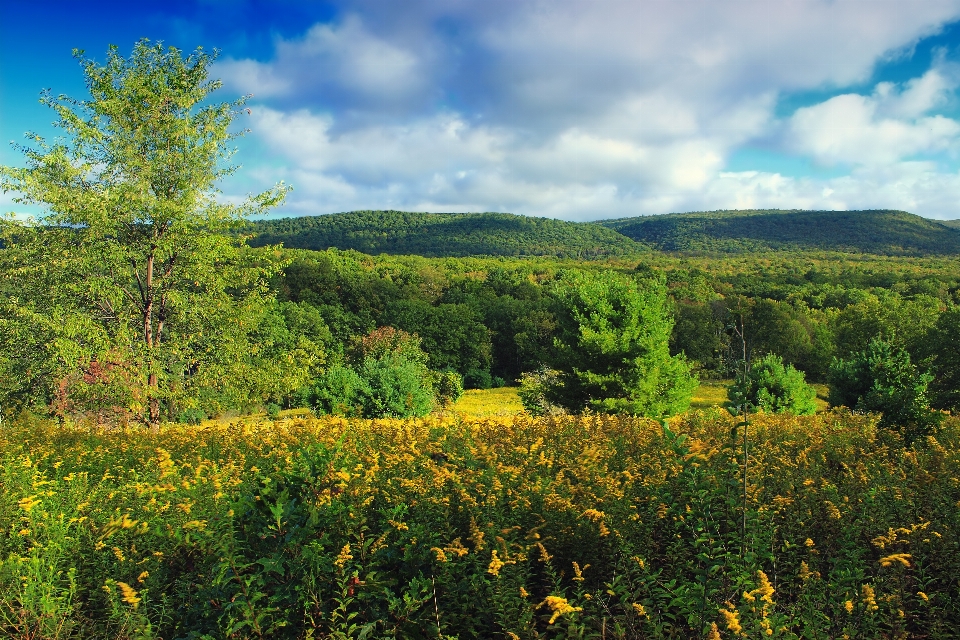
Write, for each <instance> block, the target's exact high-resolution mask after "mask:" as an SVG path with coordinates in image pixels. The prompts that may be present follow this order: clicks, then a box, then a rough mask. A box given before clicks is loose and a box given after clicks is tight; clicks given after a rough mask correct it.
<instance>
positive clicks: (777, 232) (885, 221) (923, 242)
mask: <svg viewBox="0 0 960 640" xmlns="http://www.w3.org/2000/svg"><path fill="white" fill-rule="evenodd" d="M949 222H950V221H947V224H944V223H941V222H940V221H936V220H930V219H927V218H922V217H920V216H917V215H914V214H912V213H907V212H906V211H895V210H888V209H876V210H864V211H807V210H797V209H791V210H782V209H751V210H734V211H729V210H727V211H696V212H690V213H670V214H665V215H659V216H643V217H635V218H619V219H615V220H602V221H600V222H599V223H598V224H601V225H603V226H606V227H609V228H610V229H615V230H616V231H619V232H620V233H622V234H624V235H625V236H628V237H630V238H632V239H634V240H636V241H637V242H643V243H648V244H650V245H652V246H654V247H655V248H657V249H659V250H661V251H680V252H721V253H744V252H749V251H758V250H775V251H776V250H791V249H820V250H827V251H850V252H860V253H873V254H878V255H955V254H960V228H957V227H955V226H953V225H951V224H949Z"/></svg>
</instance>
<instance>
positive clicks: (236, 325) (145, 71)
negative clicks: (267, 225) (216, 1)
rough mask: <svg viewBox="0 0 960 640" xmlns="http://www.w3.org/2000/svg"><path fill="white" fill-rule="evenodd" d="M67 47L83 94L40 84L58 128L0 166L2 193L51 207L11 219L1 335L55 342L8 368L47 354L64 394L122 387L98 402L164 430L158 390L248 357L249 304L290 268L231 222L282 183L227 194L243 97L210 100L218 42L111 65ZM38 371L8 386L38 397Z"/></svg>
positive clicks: (277, 196) (50, 373)
mask: <svg viewBox="0 0 960 640" xmlns="http://www.w3.org/2000/svg"><path fill="white" fill-rule="evenodd" d="M74 55H75V57H76V58H77V59H78V61H79V63H80V66H81V68H82V70H83V74H84V76H85V79H86V85H87V89H88V91H89V94H90V96H89V98H88V99H85V100H78V99H75V98H70V97H67V96H54V95H52V94H51V93H49V92H45V93H44V94H43V95H42V98H41V102H42V103H43V104H45V105H47V106H49V107H50V108H52V109H53V110H54V112H55V113H56V115H57V122H56V123H55V124H56V126H57V127H58V128H59V129H60V130H61V132H62V137H58V138H56V139H54V140H52V141H48V140H45V139H44V138H43V137H41V136H39V135H35V134H28V140H29V144H28V145H21V146H18V148H19V150H20V151H21V152H22V153H23V155H24V156H25V158H26V166H24V167H0V187H2V189H3V191H4V192H9V191H13V192H15V193H16V194H17V196H16V198H15V201H16V202H19V203H28V204H40V205H43V206H44V207H45V208H46V212H45V214H44V215H43V217H42V219H41V220H40V221H39V222H35V223H34V224H33V225H24V224H18V223H16V222H15V221H14V220H12V219H8V220H6V222H5V224H4V236H3V242H4V244H5V246H6V247H7V250H5V251H4V252H3V256H2V258H0V259H2V260H3V261H4V263H5V264H4V269H3V277H4V280H5V281H6V282H5V285H6V287H7V288H9V289H11V290H12V291H14V292H15V295H13V296H11V297H10V298H8V299H7V300H5V301H4V303H3V309H2V317H3V323H4V324H3V328H4V330H5V331H4V336H3V337H0V340H4V341H5V342H7V343H8V344H16V343H18V342H19V341H21V340H24V339H26V340H29V339H30V337H31V336H43V341H44V343H45V344H46V345H48V346H47V348H46V349H41V350H40V352H39V353H38V354H36V355H33V356H27V354H24V355H25V356H26V357H25V358H23V359H18V358H16V357H14V358H13V359H12V360H13V364H12V365H10V366H14V367H18V368H20V369H22V370H24V371H29V372H33V371H35V369H34V368H33V367H34V365H35V364H42V369H43V371H44V372H45V375H44V379H45V380H47V381H48V382H47V384H48V385H49V384H50V382H49V381H51V380H52V381H53V384H54V385H56V386H57V390H58V391H60V392H62V393H64V394H66V395H67V396H69V395H70V394H71V393H72V391H71V389H70V387H71V385H72V384H73V382H75V381H77V380H79V381H80V386H83V385H86V386H90V385H94V386H95V385H97V384H99V383H100V382H103V383H110V382H113V381H116V382H117V383H118V384H120V386H122V387H123V388H125V389H128V390H129V394H128V396H129V397H126V398H118V397H113V398H107V399H105V401H106V402H107V403H108V404H111V403H113V402H115V401H116V402H120V404H121V405H126V406H127V408H129V409H132V410H133V412H134V413H135V414H139V413H141V412H142V411H143V410H145V411H146V416H145V417H146V419H147V420H148V421H149V422H150V423H152V424H156V423H157V421H158V420H159V419H160V411H161V404H162V402H163V401H164V400H169V401H174V400H182V399H183V398H184V397H185V391H187V390H188V389H189V388H190V387H191V386H197V384H196V383H197V382H198V381H200V380H202V381H203V383H204V384H205V385H211V384H214V385H215V381H216V380H222V379H223V376H222V374H223V373H224V371H225V370H227V369H231V368H235V367H237V366H238V363H239V362H240V361H241V360H242V359H241V358H236V357H234V356H236V355H237V353H238V352H239V353H244V352H246V351H247V347H246V336H247V334H248V333H249V332H250V331H251V330H253V329H254V327H255V326H256V324H257V323H258V319H257V318H258V313H259V309H258V305H257V304H256V302H257V301H260V300H262V299H264V298H265V297H268V293H267V291H266V287H265V282H266V278H267V277H269V276H270V275H271V274H273V273H275V272H276V271H277V269H278V268H279V267H280V266H281V264H280V263H279V262H278V261H276V260H271V259H270V256H269V255H268V254H260V255H259V256H258V257H257V258H256V259H252V257H251V254H250V252H249V250H247V249H246V248H245V247H243V246H242V243H241V242H240V239H239V238H237V237H235V236H231V235H229V234H227V233H225V232H226V231H228V230H229V229H232V228H237V227H239V226H240V225H241V224H242V223H243V220H244V219H245V218H246V217H247V216H249V215H251V214H254V213H260V212H263V211H266V210H267V209H269V208H270V207H272V206H273V205H276V204H278V203H279V202H280V201H282V199H283V197H284V195H285V194H286V192H287V188H286V187H284V186H283V185H282V184H280V185H277V186H276V187H275V188H273V189H270V190H268V191H266V192H264V193H261V194H259V195H256V196H252V197H249V198H248V199H247V200H245V201H244V202H242V203H240V204H228V203H225V202H224V201H222V200H221V199H219V198H218V191H217V188H216V183H217V181H218V180H219V179H221V178H223V177H224V176H225V175H227V174H229V173H230V172H231V171H232V167H231V166H229V164H228V163H227V161H228V160H229V158H230V156H231V155H232V153H233V149H232V147H231V144H230V143H231V141H232V140H233V139H235V138H236V137H237V135H240V133H237V132H235V131H233V129H232V128H231V124H232V123H233V121H234V119H235V117H236V116H237V115H238V114H239V112H240V109H241V107H242V105H243V103H244V99H242V98H241V99H239V100H236V101H233V102H215V101H213V100H212V99H211V97H212V94H213V93H214V92H215V91H216V90H217V89H218V88H220V82H219V81H217V80H212V79H210V78H209V75H208V74H209V69H210V65H211V63H212V62H213V60H214V59H215V57H216V53H215V52H214V53H213V54H208V53H207V52H205V51H203V50H202V49H197V50H196V51H195V52H193V53H191V54H189V55H187V56H184V55H183V54H182V53H181V51H179V50H178V49H175V48H173V47H164V46H163V45H162V43H151V42H150V41H148V40H141V41H140V42H138V43H137V44H136V45H135V46H134V48H133V52H132V54H131V55H130V56H129V57H124V56H122V55H121V54H120V53H119V51H118V49H117V48H116V47H111V48H110V49H109V51H108V52H107V58H106V62H105V63H104V64H100V63H98V62H97V61H95V60H93V59H90V58H87V57H86V56H85V55H84V53H83V52H82V51H75V52H74ZM241 133H242V132H241ZM40 257H42V259H38V258H40ZM29 360H35V361H42V362H39V363H34V362H29ZM207 374H209V375H207ZM31 377H32V376H31V375H27V376H26V377H25V378H23V379H22V383H20V388H9V386H10V385H8V388H7V389H5V390H4V391H6V392H7V393H8V394H13V395H16V396H19V397H20V398H22V399H29V398H30V397H39V396H43V395H44V393H43V392H38V391H37V390H36V389H31V388H29V387H30V386H31V385H32V384H34V380H32V379H31ZM13 386H17V385H16V384H15V385H13ZM108 386H109V385H108ZM49 391H50V390H49V389H48V390H47V392H48V393H49ZM74 395H75V394H74ZM108 395H111V394H108ZM112 395H115V394H112ZM186 395H189V394H186ZM68 399H69V398H66V397H65V398H64V400H65V401H66V400H68Z"/></svg>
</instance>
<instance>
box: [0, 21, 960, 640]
mask: <svg viewBox="0 0 960 640" xmlns="http://www.w3.org/2000/svg"><path fill="white" fill-rule="evenodd" d="M76 55H77V58H78V61H79V63H80V65H81V68H82V70H83V72H84V76H85V78H86V80H87V86H88V89H89V91H90V94H91V96H90V99H89V100H73V99H70V98H67V97H65V96H53V95H52V94H49V93H47V94H44V95H43V98H42V101H43V102H44V103H45V104H46V105H47V106H49V107H51V108H52V109H53V110H54V111H55V113H56V115H57V117H58V119H59V120H58V123H59V126H60V127H61V129H62V130H63V131H64V132H66V133H68V134H70V135H68V136H65V137H64V138H62V139H57V140H51V141H47V140H44V139H43V138H41V137H39V136H35V137H34V138H32V139H30V140H28V142H29V144H28V145H24V146H22V147H19V150H20V151H22V152H23V154H24V158H25V159H24V166H19V167H6V166H4V167H0V187H2V189H3V190H4V191H5V192H13V193H14V194H16V196H15V198H16V199H15V201H16V202H17V203H18V204H29V205H41V206H43V207H46V211H47V213H46V215H44V216H43V217H42V218H39V219H33V220H29V219H28V220H25V219H23V218H22V217H17V216H6V217H4V218H2V219H0V242H2V245H0V635H2V636H4V637H11V638H22V639H24V640H26V639H27V638H30V639H37V638H57V639H67V638H117V639H131V640H133V639H138V640H139V639H147V638H158V639H159V638H168V639H170V638H176V639H184V640H212V639H220V638H224V639H227V638H229V639H239V638H290V639H298V640H299V639H301V638H303V639H306V638H331V639H345V638H358V639H361V638H404V639H413V640H419V639H427V638H435V639H445V640H451V639H453V638H457V639H463V640H466V639H469V638H476V639H481V638H510V639H514V640H516V639H519V638H523V639H524V640H534V639H537V640H539V639H545V638H564V639H568V638H569V639H572V638H577V639H587V638H590V639H596V638H599V639H601V640H603V639H606V638H619V639H624V640H628V639H629V640H633V639H637V638H657V639H661V638H662V639H667V638H671V639H673V638H703V639H707V640H718V639H720V638H741V637H756V638H761V637H762V638H767V637H773V638H791V639H793V638H818V639H820V638H822V639H828V638H829V639H832V638H841V637H845V638H864V639H867V638H951V637H957V636H958V635H960V634H958V632H957V629H958V628H960V585H958V582H957V579H956V576H957V574H958V571H960V554H958V551H957V549H958V548H960V521H958V513H960V512H958V510H957V508H956V505H957V504H960V483H958V477H960V476H958V474H960V419H958V418H957V416H956V415H955V414H956V412H957V411H958V410H960V256H958V255H957V253H956V252H955V251H954V250H953V248H952V247H953V245H951V244H950V241H949V238H952V237H953V236H952V235H951V234H954V233H955V232H956V230H955V229H953V228H951V227H949V226H945V225H939V223H935V222H931V221H924V220H923V219H920V218H918V217H917V216H911V215H910V214H905V213H902V212H886V211H879V212H851V213H838V212H794V211H789V212H783V211H750V212H708V213H692V214H676V215H673V216H664V217H662V218H637V219H630V220H618V221H608V222H607V223H604V224H580V223H565V222H558V221H548V220H543V219H521V218H519V217H518V216H511V215H508V214H475V215H474V214H424V213H405V212H397V211H386V212H384V211H361V212H352V213H347V214H340V215H338V216H330V217H326V218H316V219H304V220H290V219H287V220H277V221H265V222H258V223H252V222H251V220H255V219H257V217H258V216H261V215H263V214H267V213H269V212H270V211H272V210H273V209H274V208H275V207H277V206H278V205H280V204H281V203H282V202H283V201H284V198H285V197H286V194H287V193H288V191H289V186H288V185H285V184H283V183H280V184H277V185H275V186H274V187H272V188H270V189H268V190H266V191H264V192H262V193H259V194H254V195H251V196H249V197H248V198H246V199H245V200H242V201H235V200H231V201H229V202H225V201H224V200H223V199H220V198H218V192H217V190H216V184H217V182H218V180H219V179H221V178H222V177H224V176H225V175H227V174H229V171H230V167H229V160H230V157H231V153H232V147H231V144H232V141H233V140H234V139H235V137H236V135H238V134H236V133H235V129H233V128H232V127H231V124H232V122H233V120H234V118H235V117H237V115H238V114H239V113H241V111H242V108H243V105H244V99H239V100H237V101H235V102H232V103H214V102H212V101H211V100H208V96H209V95H210V94H211V93H212V92H213V91H216V90H217V89H218V88H219V86H220V85H219V83H218V82H217V81H215V80H211V79H209V78H208V75H207V74H208V71H209V69H210V65H211V64H212V62H213V60H214V59H215V55H214V54H208V53H206V52H204V51H203V50H199V49H198V50H197V51H195V52H193V53H192V54H189V55H187V56H184V55H183V54H182V53H181V52H180V51H179V50H177V49H174V48H164V47H162V46H160V45H159V44H153V43H151V42H149V41H147V40H143V41H141V42H139V43H138V44H137V45H136V46H135V47H134V50H133V53H132V54H131V55H130V57H124V56H122V55H121V54H120V53H119V51H118V50H117V49H115V48H113V49H111V50H110V51H109V52H108V59H107V63H106V64H105V65H102V64H100V63H98V62H97V61H95V60H92V59H89V58H86V57H85V56H84V54H83V53H82V52H77V53H76ZM811 221H813V222H811ZM605 225H608V226H605ZM810 225H814V226H815V227H816V228H817V229H823V230H833V231H834V232H835V233H834V232H831V234H829V237H828V236H822V235H817V234H815V233H811V232H810V229H811V226H810ZM644 229H645V230H644ZM263 230H267V231H263ZM624 234H627V235H630V234H633V236H635V239H634V240H631V239H630V238H628V237H627V236H626V235H624ZM644 234H645V235H644ZM633 236H631V237H633ZM297 237H302V242H298V241H297ZM801 240H802V241H801ZM317 243H319V244H317ZM811 243H812V244H811ZM322 245H327V246H322ZM417 252H419V253H422V254H423V255H416V254H417ZM704 383H707V384H710V385H714V386H715V387H717V388H721V389H723V394H724V396H723V398H722V399H717V400H716V401H714V402H712V403H710V404H709V405H707V406H703V405H701V408H699V409H691V400H692V398H693V397H694V394H695V393H696V392H697V390H698V385H702V384H704ZM811 383H816V384H817V385H818V387H817V388H815V387H813V386H812V385H811ZM507 387H508V388H509V389H507ZM465 388H466V389H468V390H474V391H472V394H473V396H472V397H486V398H503V397H504V396H497V395H495V391H492V390H491V389H492V388H499V389H500V391H508V390H510V391H511V392H515V393H516V397H517V398H519V405H518V407H517V408H516V410H509V411H499V412H496V411H495V412H488V413H485V414H483V415H471V414H469V413H468V412H466V411H464V410H463V409H462V406H463V405H461V404H459V403H458V402H459V400H461V399H462V398H463V397H464V394H465ZM818 388H821V389H826V390H827V391H826V392H825V394H821V396H822V397H818V392H817V389H818ZM484 390H487V393H486V395H484V394H483V391H484ZM491 402H494V401H491ZM520 406H522V409H521V408H519V407H520ZM494 409H498V408H497V407H494Z"/></svg>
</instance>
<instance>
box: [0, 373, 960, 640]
mask: <svg viewBox="0 0 960 640" xmlns="http://www.w3.org/2000/svg"><path fill="white" fill-rule="evenodd" d="M499 393H501V394H507V395H509V393H510V392H509V391H499ZM467 398H468V399H469V396H467ZM468 404H469V400H468ZM465 413H466V412H464V411H461V412H460V413H459V414H458V413H457V412H456V411H449V412H447V413H445V414H443V415H434V416H431V417H427V418H422V419H408V420H360V419H350V420H347V419H342V418H333V417H328V418H322V419H312V418H305V417H289V418H285V419H279V420H276V421H269V420H266V419H262V420H246V421H243V422H241V421H234V422H219V423H214V422H210V423H206V424H205V425H202V426H199V427H191V426H182V425H180V426H178V425H170V426H165V427H163V428H162V429H161V430H160V431H159V433H149V432H145V431H142V430H136V431H115V432H104V431H97V430H95V429H91V428H89V427H83V426H79V425H74V426H70V425H59V424H55V423H50V422H44V421H40V420H24V421H22V422H18V423H13V424H9V423H8V424H6V425H4V427H3V429H2V431H0V452H2V457H0V483H2V491H0V532H2V533H0V536H2V537H0V558H2V563H0V635H2V636H4V637H11V638H169V639H172V638H391V637H393V638H461V639H466V638H525V639H526V638H711V639H716V638H734V637H773V638H800V637H802V638H841V637H849V638H879V637H889V638H928V637H938V638H940V637H954V636H956V635H957V631H956V627H957V625H956V621H957V620H958V619H960V616H958V613H960V612H958V605H960V594H958V583H957V580H956V576H957V575H960V553H958V544H960V522H958V509H957V504H958V500H960V486H958V485H960V481H958V478H960V454H958V451H960V446H958V445H960V420H958V419H956V418H948V419H947V420H946V421H945V422H944V423H943V424H942V426H941V428H940V429H939V431H938V432H937V433H936V435H935V436H932V437H928V438H927V439H926V441H924V442H922V443H917V445H916V446H915V447H914V448H905V447H904V446H903V443H902V442H901V441H900V440H899V439H898V437H897V435H896V434H895V433H893V432H891V431H888V430H879V431H878V430H877V428H876V419H875V417H871V416H866V415H857V414H852V413H849V412H846V411H826V412H820V413H818V414H816V415H814V416H807V417H792V416H788V415H763V414H758V415H755V416H751V420H750V424H749V425H748V426H747V427H746V429H747V432H746V436H747V438H746V442H747V444H748V446H749V458H748V466H747V469H746V482H744V465H743V462H744V460H743V446H744V430H745V427H744V425H743V424H739V426H738V422H737V421H736V419H735V418H733V417H731V416H729V415H728V414H726V412H723V411H721V410H718V409H708V410H694V411H691V412H689V413H687V414H685V415H684V416H681V417H676V418H673V419H672V420H671V421H670V422H669V424H666V425H665V424H663V423H660V422H657V421H653V420H649V419H641V418H629V417H616V416H606V415H584V416H556V417H545V418H531V417H529V416H526V415H523V414H519V413H518V414H513V415H510V414H509V412H504V413H503V415H489V414H490V413H496V412H488V416H487V417H483V416H476V415H475V416H470V415H465ZM475 413H476V412H475Z"/></svg>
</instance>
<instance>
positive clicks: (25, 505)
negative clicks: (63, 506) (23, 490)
mask: <svg viewBox="0 0 960 640" xmlns="http://www.w3.org/2000/svg"><path fill="white" fill-rule="evenodd" d="M17 504H19V505H20V508H21V509H23V510H24V511H26V512H27V513H30V510H31V509H33V508H34V507H35V506H37V505H38V504H40V501H39V500H38V499H37V496H28V497H26V498H24V499H22V500H21V501H20V502H18V503H17Z"/></svg>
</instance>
